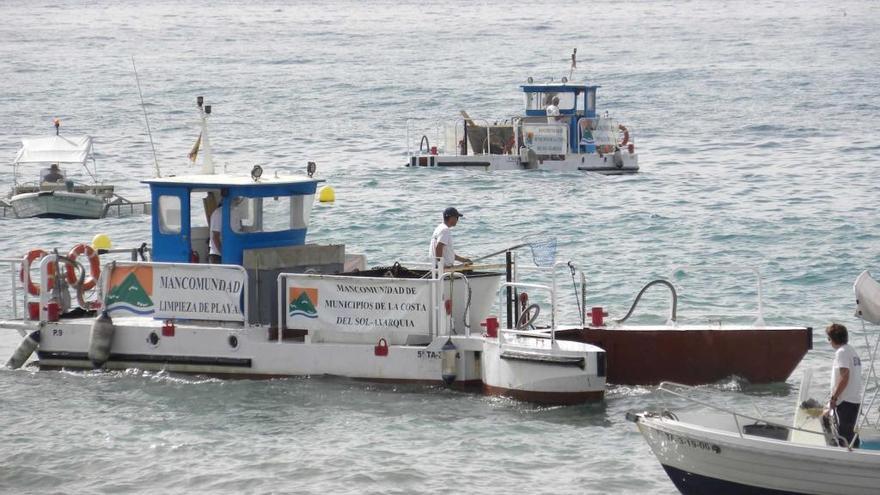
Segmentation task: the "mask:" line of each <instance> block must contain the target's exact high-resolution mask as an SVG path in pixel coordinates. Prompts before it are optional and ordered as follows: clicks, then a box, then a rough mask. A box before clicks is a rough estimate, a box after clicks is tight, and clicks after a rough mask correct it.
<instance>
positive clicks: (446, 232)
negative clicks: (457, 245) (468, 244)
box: [428, 206, 471, 266]
mask: <svg viewBox="0 0 880 495" xmlns="http://www.w3.org/2000/svg"><path fill="white" fill-rule="evenodd" d="M463 217H464V215H462V214H461V213H459V212H458V210H456V209H455V208H453V207H451V206H450V207H449V208H446V209H445V210H443V221H442V222H440V225H437V228H436V229H434V234H433V235H432V236H431V249H430V250H429V251H428V256H430V257H432V258H440V259H441V260H442V261H443V266H452V265H453V264H455V262H456V261H461V262H462V263H470V262H471V260H470V259H469V258H465V257H464V256H459V255H457V254H455V250H454V249H453V248H452V227H455V226H456V225H457V224H458V219H459V218H463Z"/></svg>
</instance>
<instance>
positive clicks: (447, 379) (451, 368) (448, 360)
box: [440, 337, 459, 386]
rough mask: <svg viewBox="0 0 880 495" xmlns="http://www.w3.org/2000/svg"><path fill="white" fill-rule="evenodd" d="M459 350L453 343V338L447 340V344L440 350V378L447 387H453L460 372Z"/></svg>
mask: <svg viewBox="0 0 880 495" xmlns="http://www.w3.org/2000/svg"><path fill="white" fill-rule="evenodd" d="M458 358H459V354H458V348H457V347H455V344H454V343H453V342H452V337H449V338H447V339H446V343H445V344H443V347H442V348H441V349H440V376H441V377H442V378H443V383H445V384H446V385H447V386H449V385H452V382H454V381H455V376H456V374H457V371H458Z"/></svg>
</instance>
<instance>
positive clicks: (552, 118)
mask: <svg viewBox="0 0 880 495" xmlns="http://www.w3.org/2000/svg"><path fill="white" fill-rule="evenodd" d="M546 110H547V123H548V124H556V123H557V122H558V121H559V118H560V117H559V97H558V96H554V97H553V99H552V100H550V104H549V105H547V108H546Z"/></svg>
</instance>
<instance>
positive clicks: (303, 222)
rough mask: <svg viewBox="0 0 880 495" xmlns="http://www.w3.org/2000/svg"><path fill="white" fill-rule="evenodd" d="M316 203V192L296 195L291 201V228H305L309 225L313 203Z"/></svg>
mask: <svg viewBox="0 0 880 495" xmlns="http://www.w3.org/2000/svg"><path fill="white" fill-rule="evenodd" d="M313 204H315V195H314V194H304V195H299V196H294V197H293V198H291V202H290V228H292V229H304V228H306V227H308V226H309V217H310V216H311V215H312V205H313Z"/></svg>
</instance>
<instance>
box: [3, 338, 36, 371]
mask: <svg viewBox="0 0 880 495" xmlns="http://www.w3.org/2000/svg"><path fill="white" fill-rule="evenodd" d="M39 345H40V331H39V330H34V331H33V332H31V333H29V334H27V335H26V336H25V338H24V339H23V340H22V341H21V344H18V348H17V349H16V350H15V352H13V353H12V357H11V358H9V361H6V367H7V368H11V369H14V370H17V369H18V368H21V367H22V366H24V363H26V362H27V360H28V358H29V357H31V354H33V353H34V351H35V350H37V347H39Z"/></svg>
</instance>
